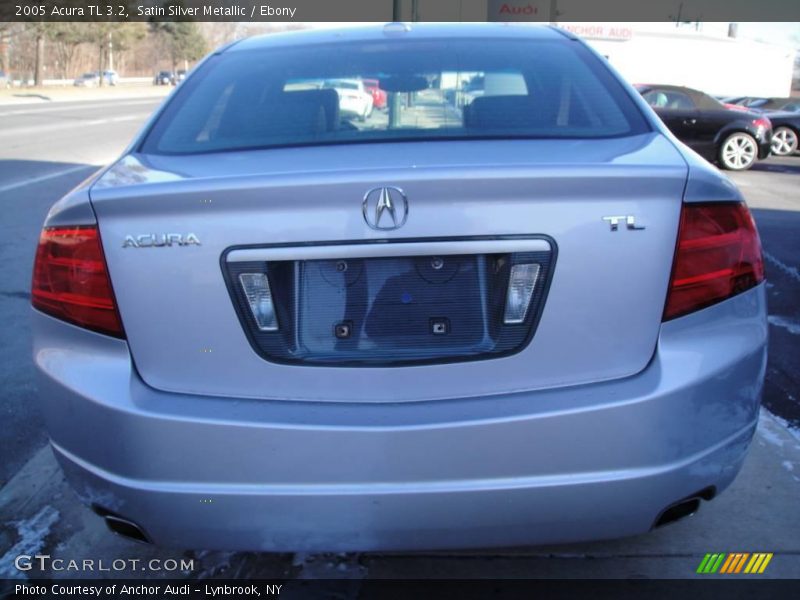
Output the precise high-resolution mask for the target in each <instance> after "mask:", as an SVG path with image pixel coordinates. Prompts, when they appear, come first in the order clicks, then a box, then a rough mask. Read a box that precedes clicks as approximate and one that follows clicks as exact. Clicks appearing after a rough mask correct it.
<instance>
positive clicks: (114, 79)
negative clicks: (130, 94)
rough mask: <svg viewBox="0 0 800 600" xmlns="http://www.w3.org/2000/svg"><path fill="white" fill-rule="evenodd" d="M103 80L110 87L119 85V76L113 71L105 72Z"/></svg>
mask: <svg viewBox="0 0 800 600" xmlns="http://www.w3.org/2000/svg"><path fill="white" fill-rule="evenodd" d="M103 80H104V83H107V84H108V85H117V83H119V75H118V74H117V72H116V71H113V70H109V71H103Z"/></svg>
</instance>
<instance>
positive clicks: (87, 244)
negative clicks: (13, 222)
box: [31, 226, 125, 338]
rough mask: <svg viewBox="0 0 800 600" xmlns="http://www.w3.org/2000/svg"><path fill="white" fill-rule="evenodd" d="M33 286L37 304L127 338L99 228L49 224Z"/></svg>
mask: <svg viewBox="0 0 800 600" xmlns="http://www.w3.org/2000/svg"><path fill="white" fill-rule="evenodd" d="M31 287H32V289H31V303H32V304H33V306H34V308H37V309H38V310H40V311H42V312H44V313H47V314H48V315H51V316H53V317H56V318H58V319H63V320H64V321H68V322H70V323H73V324H75V325H78V326H80V327H86V328H87V329H93V330H95V331H99V332H101V333H105V334H107V335H112V336H114V337H119V338H123V337H125V333H124V331H123V329H122V322H121V320H120V318H119V313H118V311H117V305H116V301H115V300H114V292H113V290H112V289H111V281H110V280H109V277H108V269H107V268H106V261H105V256H104V255H103V247H102V245H101V243H100V235H99V233H98V231H97V227H96V226H86V227H47V228H45V229H44V230H43V231H42V234H41V236H40V237H39V247H38V249H37V250H36V261H35V263H34V266H33V284H32V286H31Z"/></svg>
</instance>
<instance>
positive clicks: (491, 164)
mask: <svg viewBox="0 0 800 600" xmlns="http://www.w3.org/2000/svg"><path fill="white" fill-rule="evenodd" d="M397 25H398V24H397V23H392V24H387V25H386V26H385V27H384V26H371V27H358V28H354V29H350V30H347V31H344V32H342V31H338V30H328V29H326V30H318V31H308V32H300V33H297V34H292V35H286V36H283V35H266V36H261V37H252V38H248V39H245V40H242V41H241V42H239V43H238V44H235V45H233V46H228V47H227V48H225V49H222V50H220V51H217V52H216V53H215V54H213V55H212V56H210V57H209V58H208V59H207V60H205V61H204V62H203V63H202V64H201V65H200V66H199V67H197V68H198V72H197V74H196V76H194V75H193V78H192V79H193V81H192V85H182V86H178V88H177V89H176V90H175V94H173V96H172V98H171V100H170V101H169V102H168V103H166V105H165V106H164V107H163V109H160V110H159V111H158V112H157V114H156V116H155V118H154V119H153V120H152V121H151V122H150V123H149V124H148V125H147V127H146V129H145V130H143V131H142V132H141V134H140V135H139V136H137V138H136V139H135V140H133V142H132V143H131V145H130V146H129V147H128V150H127V151H126V153H125V155H124V156H123V157H121V158H120V159H119V160H118V161H116V162H115V163H114V164H113V165H111V166H110V167H109V168H108V169H104V170H102V171H101V172H100V173H99V174H98V175H97V176H96V177H94V178H92V179H91V180H87V181H86V182H84V183H83V184H82V185H81V186H79V187H78V188H76V189H75V190H73V191H72V192H71V193H70V194H69V195H67V196H66V197H65V198H64V199H63V200H62V201H61V202H59V203H57V204H56V205H55V206H54V207H53V208H52V209H51V210H50V211H49V213H48V216H47V219H46V221H45V223H44V229H43V231H42V234H41V237H40V238H39V242H38V248H37V251H36V259H35V264H34V272H33V277H32V290H31V302H32V304H33V310H32V315H31V317H32V319H31V323H32V329H33V332H34V333H33V349H32V350H33V352H32V354H33V360H34V363H35V368H36V373H37V382H38V385H37V389H38V395H39V400H40V402H41V404H40V406H41V412H42V413H43V415H44V418H45V421H46V424H47V428H48V431H49V435H50V438H51V442H52V444H51V445H52V450H53V452H54V454H55V455H56V457H57V459H58V461H59V463H60V464H61V466H62V467H63V469H64V473H65V475H66V477H67V479H68V480H69V482H70V483H71V484H72V485H73V487H74V489H75V490H76V492H77V493H78V495H79V497H80V498H81V499H82V500H83V501H84V502H85V503H86V504H88V505H91V506H92V508H93V509H94V511H95V512H96V513H97V514H98V515H100V516H101V517H102V518H104V519H105V520H106V523H107V524H108V526H109V527H110V528H111V529H112V530H114V531H116V532H118V533H121V534H123V535H126V536H127V537H129V538H133V539H137V540H139V541H150V542H153V543H155V544H158V545H162V546H168V547H170V548H208V549H214V548H220V549H229V550H245V549H252V550H258V551H261V552H266V551H273V552H275V551H279V552H323V551H330V552H346V551H370V550H372V551H402V550H431V549H448V550H449V549H453V548H485V547H489V546H495V547H497V546H503V547H506V546H514V545H530V544H545V543H566V542H575V541H579V540H590V539H608V538H614V537H623V536H632V535H637V534H642V533H645V532H648V531H651V530H652V529H655V528H658V527H661V526H664V525H667V524H669V523H672V522H674V521H676V520H678V519H680V518H682V517H685V516H688V515H690V514H692V513H693V512H694V511H696V510H697V509H698V507H699V506H700V505H701V503H705V502H707V501H709V500H711V499H713V498H715V497H716V496H718V495H719V494H720V493H721V492H723V491H724V490H725V489H726V488H727V487H728V486H729V485H730V484H731V483H732V482H733V481H734V479H735V477H736V475H737V473H738V472H739V470H740V469H741V467H742V464H743V462H744V460H745V458H746V456H747V449H748V446H749V445H750V443H751V441H752V439H753V436H754V434H755V432H756V427H757V425H758V422H759V409H760V400H761V393H762V388H763V382H764V374H765V371H766V364H767V363H766V360H767V354H766V352H767V346H766V344H767V337H768V323H767V311H766V285H765V282H764V262H763V258H762V253H761V246H760V242H759V237H758V233H757V231H756V228H755V224H754V222H753V218H752V216H751V214H750V212H749V210H748V208H747V205H746V204H745V202H744V199H743V197H742V194H741V193H740V192H739V190H738V189H737V188H736V186H735V185H734V184H733V182H732V181H730V180H729V179H728V178H727V177H725V176H724V175H723V174H721V173H720V172H719V171H718V170H717V169H716V168H714V167H713V166H711V165H709V164H708V163H707V162H706V161H705V160H702V159H701V158H700V157H698V156H697V154H696V153H694V152H692V151H690V150H689V149H688V148H687V147H686V146H685V145H684V144H681V143H676V140H675V138H674V136H672V135H671V134H670V133H669V131H668V130H667V127H666V126H665V125H664V123H663V122H662V121H660V120H659V119H658V117H657V116H656V114H655V113H654V112H653V111H652V110H651V109H650V108H649V107H648V106H647V104H646V103H645V102H644V100H643V99H642V98H641V97H639V96H638V95H637V94H636V92H635V91H634V90H633V89H632V88H631V87H630V86H629V85H628V84H627V83H626V82H625V81H623V80H622V79H620V78H619V77H618V76H617V75H616V74H615V72H614V71H612V70H611V69H610V67H609V65H608V62H607V61H606V60H605V59H604V58H602V57H601V56H600V55H598V54H597V53H596V52H594V51H593V50H592V49H591V48H589V47H588V45H587V44H585V43H584V42H582V41H581V40H578V39H574V38H573V37H572V36H571V35H569V34H567V33H565V32H562V31H560V30H558V29H556V28H549V27H506V26H505V25H504V24H500V23H485V24H475V23H473V24H469V25H441V24H436V25H434V24H427V25H423V24H418V23H414V24H413V25H412V26H410V27H407V28H403V29H402V30H399V29H398V28H397ZM388 33H391V34H392V35H387V34H388ZM461 72H463V74H467V73H481V76H482V77H485V81H486V87H485V89H486V90H490V91H493V90H494V89H497V88H495V87H494V83H495V82H498V81H500V82H502V81H508V79H509V74H510V73H511V74H514V75H515V76H516V77H517V78H518V80H519V84H520V85H519V86H517V85H515V86H514V88H513V93H509V92H504V93H498V94H491V93H489V94H484V95H482V96H476V97H475V98H474V99H473V100H472V102H471V104H470V109H469V110H468V111H464V112H463V113H462V111H458V110H454V107H453V106H452V105H451V104H448V103H447V101H446V99H445V98H444V96H443V95H439V94H435V93H431V94H426V97H425V102H424V103H423V102H419V103H417V102H412V103H409V104H408V105H405V106H404V105H399V106H398V107H396V108H397V112H398V113H399V115H398V117H399V118H397V119H394V118H392V119H379V118H374V119H372V120H371V121H373V122H371V123H370V125H371V126H370V127H363V128H359V127H355V126H349V125H351V123H343V122H342V121H341V120H340V119H339V118H338V117H339V106H338V104H337V100H338V96H337V94H340V95H341V103H342V106H344V107H349V110H351V111H353V112H355V113H356V114H363V113H364V112H365V111H367V110H368V109H369V108H371V107H372V105H373V100H372V96H370V95H369V94H367V93H365V92H363V83H361V82H360V81H359V78H360V76H361V74H364V73H380V81H381V85H383V86H385V87H384V89H386V90H391V92H390V94H403V95H408V94H413V93H414V92H419V91H421V90H420V88H421V87H422V86H423V85H427V82H429V81H434V80H437V79H441V77H442V75H443V74H446V73H457V74H458V73H461ZM300 77H302V78H305V81H306V82H307V83H308V85H305V84H303V83H302V82H300V81H298V78H300ZM320 79H325V80H326V82H327V84H328V86H329V89H320V88H316V87H313V84H312V82H316V81H319V80H320ZM323 87H325V86H324V85H323ZM334 90H335V92H334ZM363 96H366V98H367V99H364V98H363ZM398 104H399V103H398ZM346 109H347V108H346ZM723 110H724V109H723ZM726 112H728V113H729V112H730V111H726ZM377 116H378V115H376V117H377ZM381 116H382V115H381ZM393 116H394V115H393ZM686 118H695V117H686ZM698 118H699V117H698ZM212 202H213V209H211V210H209V208H208V206H209V203H212ZM212 350H213V351H212ZM687 526H688V527H692V524H687ZM709 543H717V544H719V542H714V540H710V541H709Z"/></svg>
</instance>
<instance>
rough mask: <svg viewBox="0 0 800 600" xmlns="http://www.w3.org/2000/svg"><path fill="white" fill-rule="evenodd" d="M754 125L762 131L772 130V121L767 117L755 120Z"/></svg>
mask: <svg viewBox="0 0 800 600" xmlns="http://www.w3.org/2000/svg"><path fill="white" fill-rule="evenodd" d="M753 125H755V126H756V127H758V128H760V129H772V121H770V120H769V119H768V118H767V117H759V118H758V119H753Z"/></svg>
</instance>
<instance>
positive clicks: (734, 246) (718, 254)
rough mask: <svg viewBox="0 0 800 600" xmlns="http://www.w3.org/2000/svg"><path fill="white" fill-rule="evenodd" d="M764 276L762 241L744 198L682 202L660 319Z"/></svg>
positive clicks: (753, 283) (707, 302)
mask: <svg viewBox="0 0 800 600" xmlns="http://www.w3.org/2000/svg"><path fill="white" fill-rule="evenodd" d="M763 280H764V260H763V258H762V256H761V241H760V240H759V237H758V232H757V231H756V226H755V223H754V222H753V217H752V216H751V215H750V211H749V210H748V209H747V206H746V205H745V204H744V203H743V202H715V203H708V204H684V205H683V208H682V209H681V223H680V230H679V232H678V246H677V249H676V251H675V261H674V264H673V266H672V280H671V281H670V287H669V294H668V296H667V304H666V307H665V309H664V320H665V321H666V320H669V319H674V318H675V317H679V316H681V315H685V314H687V313H690V312H693V311H696V310H699V309H701V308H705V307H706V306H710V305H711V304H715V303H717V302H720V301H722V300H725V299H726V298H730V297H731V296H735V295H736V294H739V293H741V292H743V291H745V290H749V289H750V288H752V287H755V286H756V285H758V284H759V283H760V282H762V281H763Z"/></svg>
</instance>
